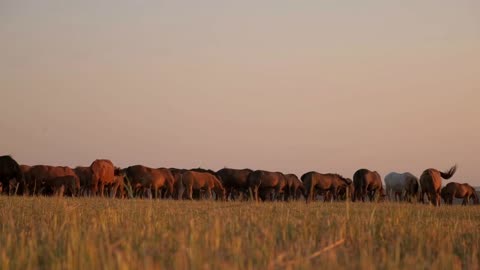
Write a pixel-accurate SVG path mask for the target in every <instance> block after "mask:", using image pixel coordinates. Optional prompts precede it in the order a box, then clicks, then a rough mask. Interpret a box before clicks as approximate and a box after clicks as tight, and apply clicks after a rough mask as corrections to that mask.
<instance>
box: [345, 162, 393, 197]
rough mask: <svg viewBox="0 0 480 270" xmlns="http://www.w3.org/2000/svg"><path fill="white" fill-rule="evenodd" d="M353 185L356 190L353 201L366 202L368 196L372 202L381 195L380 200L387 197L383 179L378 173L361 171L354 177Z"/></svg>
mask: <svg viewBox="0 0 480 270" xmlns="http://www.w3.org/2000/svg"><path fill="white" fill-rule="evenodd" d="M353 184H354V189H355V196H354V197H353V198H352V201H356V200H362V202H364V201H365V196H367V195H368V197H369V198H370V201H373V200H374V199H375V196H377V195H379V196H380V198H383V197H384V196H385V192H384V190H383V185H382V177H381V176H380V174H379V173H378V172H376V171H373V172H372V171H370V170H367V169H360V170H358V171H356V172H355V174H354V175H353Z"/></svg>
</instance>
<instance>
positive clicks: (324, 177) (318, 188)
mask: <svg viewBox="0 0 480 270" xmlns="http://www.w3.org/2000/svg"><path fill="white" fill-rule="evenodd" d="M302 182H303V184H304V186H305V197H306V198H305V200H306V202H307V203H309V202H311V201H312V200H313V197H314V196H315V194H316V192H322V193H325V194H326V193H327V192H330V194H331V196H332V198H333V199H334V200H336V199H337V195H338V192H339V190H340V189H341V188H342V187H347V186H348V185H350V184H351V183H352V181H351V180H350V179H347V178H344V177H343V176H341V175H339V174H333V173H327V174H322V173H318V172H308V173H306V174H304V175H303V176H302Z"/></svg>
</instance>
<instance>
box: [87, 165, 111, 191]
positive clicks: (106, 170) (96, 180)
mask: <svg viewBox="0 0 480 270" xmlns="http://www.w3.org/2000/svg"><path fill="white" fill-rule="evenodd" d="M90 169H91V170H92V181H91V190H92V193H93V194H94V195H100V196H102V197H103V195H104V189H105V186H109V185H111V184H113V182H114V178H115V167H114V166H113V163H112V162H111V161H110V160H107V159H97V160H95V161H93V162H92V165H90ZM97 192H98V193H99V194H97Z"/></svg>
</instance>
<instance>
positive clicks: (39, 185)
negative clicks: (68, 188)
mask: <svg viewBox="0 0 480 270" xmlns="http://www.w3.org/2000/svg"><path fill="white" fill-rule="evenodd" d="M62 176H73V177H74V179H75V182H76V184H75V185H76V186H80V180H79V179H78V176H77V175H76V174H75V172H74V171H73V170H72V169H71V168H69V167H65V166H46V165H35V166H32V167H31V168H30V170H28V172H27V173H26V175H25V181H26V186H27V188H28V191H29V193H30V194H37V195H39V194H42V191H45V190H46V189H45V185H46V184H47V182H48V181H49V180H51V179H54V178H57V177H62ZM77 184H78V185H77ZM74 195H75V196H76V195H77V194H74Z"/></svg>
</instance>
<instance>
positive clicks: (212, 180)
mask: <svg viewBox="0 0 480 270" xmlns="http://www.w3.org/2000/svg"><path fill="white" fill-rule="evenodd" d="M180 181H181V182H182V184H183V185H184V187H185V190H186V192H187V193H186V198H187V199H189V200H193V190H194V189H195V190H205V191H206V194H207V199H210V198H212V190H213V191H214V192H215V195H216V196H217V198H220V199H221V200H225V193H226V192H225V188H224V187H223V185H222V183H221V182H220V180H219V179H218V177H216V176H215V175H214V174H212V173H209V172H198V171H185V172H184V173H183V174H182V176H181V180H180Z"/></svg>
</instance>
